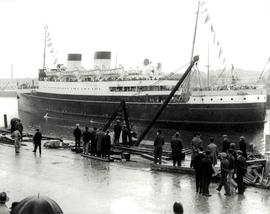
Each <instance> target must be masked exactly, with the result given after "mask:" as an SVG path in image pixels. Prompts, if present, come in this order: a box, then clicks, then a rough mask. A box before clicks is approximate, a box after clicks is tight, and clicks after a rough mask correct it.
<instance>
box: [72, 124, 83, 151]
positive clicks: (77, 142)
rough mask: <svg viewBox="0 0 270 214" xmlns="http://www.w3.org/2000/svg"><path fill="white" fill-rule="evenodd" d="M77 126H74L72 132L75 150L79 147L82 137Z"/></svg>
mask: <svg viewBox="0 0 270 214" xmlns="http://www.w3.org/2000/svg"><path fill="white" fill-rule="evenodd" d="M79 126H80V125H79V124H76V128H75V129H74V131H73V136H74V137H75V149H76V150H77V149H79V148H80V147H81V136H82V131H81V129H80V127H79Z"/></svg>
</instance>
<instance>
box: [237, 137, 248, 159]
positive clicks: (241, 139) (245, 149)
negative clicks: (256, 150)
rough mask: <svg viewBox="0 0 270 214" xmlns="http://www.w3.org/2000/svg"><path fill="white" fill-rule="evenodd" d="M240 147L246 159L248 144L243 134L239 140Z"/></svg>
mask: <svg viewBox="0 0 270 214" xmlns="http://www.w3.org/2000/svg"><path fill="white" fill-rule="evenodd" d="M239 149H240V150H241V151H242V155H243V157H244V158H245V159H247V144H246V141H245V137H244V136H241V137H240V141H239Z"/></svg>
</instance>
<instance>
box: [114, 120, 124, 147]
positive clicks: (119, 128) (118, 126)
mask: <svg viewBox="0 0 270 214" xmlns="http://www.w3.org/2000/svg"><path fill="white" fill-rule="evenodd" d="M113 130H114V144H119V138H120V134H121V131H122V126H121V124H120V120H117V122H116V125H115V126H114V128H113Z"/></svg>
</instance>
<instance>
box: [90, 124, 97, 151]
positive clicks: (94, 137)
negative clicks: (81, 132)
mask: <svg viewBox="0 0 270 214" xmlns="http://www.w3.org/2000/svg"><path fill="white" fill-rule="evenodd" d="M96 153H97V128H96V127H94V131H93V133H92V138H91V155H93V156H95V155H96Z"/></svg>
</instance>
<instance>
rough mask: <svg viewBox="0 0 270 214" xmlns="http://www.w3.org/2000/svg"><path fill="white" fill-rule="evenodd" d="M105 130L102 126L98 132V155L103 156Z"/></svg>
mask: <svg viewBox="0 0 270 214" xmlns="http://www.w3.org/2000/svg"><path fill="white" fill-rule="evenodd" d="M104 135H105V134H104V132H103V131H102V128H100V129H99V130H98V132H97V156H98V157H101V155H102V151H103V149H102V146H103V145H104V143H103V141H104Z"/></svg>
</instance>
